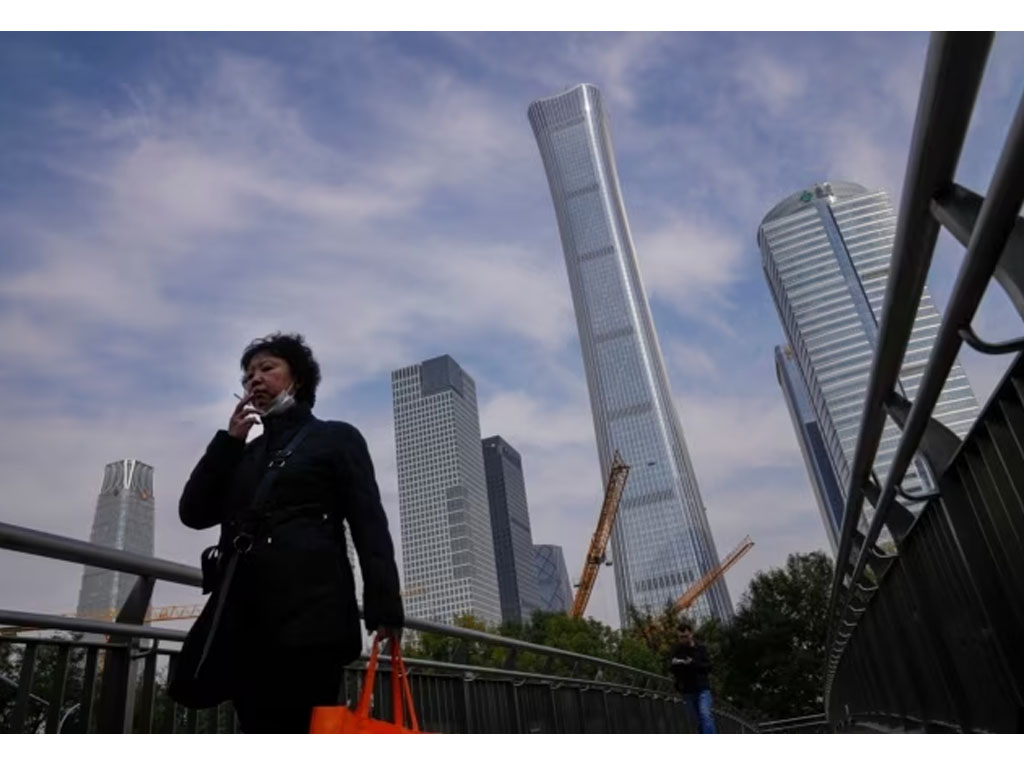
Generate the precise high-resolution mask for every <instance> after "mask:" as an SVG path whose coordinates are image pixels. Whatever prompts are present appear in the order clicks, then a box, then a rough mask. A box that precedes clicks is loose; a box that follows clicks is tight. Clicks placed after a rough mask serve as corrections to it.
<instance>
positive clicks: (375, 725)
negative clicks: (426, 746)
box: [309, 634, 422, 733]
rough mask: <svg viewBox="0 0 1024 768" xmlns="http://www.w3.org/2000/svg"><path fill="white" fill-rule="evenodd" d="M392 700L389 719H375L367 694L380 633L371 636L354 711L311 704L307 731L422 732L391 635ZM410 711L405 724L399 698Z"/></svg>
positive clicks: (378, 646)
mask: <svg viewBox="0 0 1024 768" xmlns="http://www.w3.org/2000/svg"><path fill="white" fill-rule="evenodd" d="M389 639H390V640H391V643H390V646H391V701H392V702H393V704H394V708H393V712H392V715H393V717H392V721H391V722H389V721H387V720H374V719H373V718H372V717H370V697H371V695H372V694H373V681H374V678H375V677H376V675H377V657H378V655H379V652H380V634H377V635H375V636H374V638H373V650H371V651H370V663H369V664H367V665H366V676H365V677H364V678H363V687H362V689H361V691H360V693H359V703H358V704H357V705H356V708H355V711H352V710H351V709H349V708H348V707H314V708H313V719H312V721H311V722H310V724H309V732H310V733H422V731H421V730H420V724H419V721H418V720H417V719H416V710H415V709H414V708H413V705H412V690H411V689H410V688H409V676H408V675H407V674H406V672H405V663H404V662H403V661H402V649H401V648H399V643H398V638H397V637H391V638H389ZM403 698H404V700H405V709H406V711H407V713H408V715H409V727H408V728H406V727H405V726H404V725H403V723H404V718H403V717H402V700H403Z"/></svg>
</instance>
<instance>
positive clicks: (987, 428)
mask: <svg viewBox="0 0 1024 768" xmlns="http://www.w3.org/2000/svg"><path fill="white" fill-rule="evenodd" d="M992 38H993V35H992V34H991V33H936V34H934V35H933V36H932V40H931V43H930V46H929V51H928V58H927V63H926V67H925V73H924V79H923V83H922V87H921V96H920V100H919V104H918V112H917V118H916V122H915V126H914V132H913V139H912V143H911V148H910V156H909V160H908V164H907V172H906V178H905V182H904V189H903V194H902V198H901V205H900V213H899V219H898V223H897V227H896V237H895V243H894V246H893V255H892V265H891V270H890V275H889V280H888V285H887V287H886V294H885V302H884V307H883V311H882V319H881V323H880V328H879V336H878V338H879V344H878V348H877V350H876V354H875V358H874V362H873V365H872V370H871V376H870V379H869V384H868V390H867V396H866V400H865V404H864V412H863V416H862V419H861V427H860V433H859V439H858V443H857V448H856V451H855V454H854V460H853V465H852V471H851V480H850V487H849V489H848V493H847V505H846V510H845V517H844V520H843V531H842V537H841V541H840V545H839V551H838V556H837V559H836V572H835V580H834V583H833V588H832V595H831V600H830V605H829V626H830V631H829V640H828V645H829V660H828V668H827V674H826V702H827V705H828V708H829V716H830V719H832V720H834V721H846V722H847V723H849V722H852V721H853V720H855V719H857V718H858V717H860V718H863V719H872V720H875V721H878V722H883V721H884V722H887V723H889V724H891V723H893V722H902V723H905V724H907V725H908V726H911V727H921V728H925V729H928V728H936V729H949V730H1016V729H1017V728H1020V727H1021V726H1024V716H1022V711H1024V710H1022V697H1021V692H1022V690H1024V674H1022V673H1024V668H1022V667H1024V662H1022V661H1021V655H1020V652H1019V648H1020V643H1021V640H1022V639H1024V616H1022V615H1021V610H1020V609H1019V606H1021V605H1022V604H1024V579H1022V574H1021V567H1020V565H1019V563H1021V562H1022V561H1024V548H1022V537H1021V534H1022V532H1024V506H1022V500H1024V487H1022V486H1021V481H1022V479H1024V452H1022V451H1024V442H1021V441H1022V440H1024V422H1022V421H1021V420H1020V416H1021V414H1020V412H1019V410H1018V409H1019V407H1020V405H1021V397H1022V396H1024V387H1022V384H1021V382H1022V378H1021V377H1022V375H1024V365H1022V361H1021V358H1020V357H1019V356H1018V358H1017V359H1016V361H1015V362H1014V364H1013V365H1012V366H1011V368H1010V370H1009V371H1008V372H1007V374H1006V376H1005V378H1004V380H1003V382H1002V384H1001V385H1000V387H999V388H998V389H997V391H996V393H995V394H994V395H993V397H992V398H991V400H990V401H989V403H988V404H987V405H986V407H985V409H984V410H983V412H982V414H981V416H979V418H978V420H977V422H976V423H975V425H974V426H973V427H972V429H971V432H970V434H969V435H968V436H967V438H966V439H965V440H964V441H961V440H960V439H959V438H957V436H956V435H954V434H953V433H952V432H951V431H950V430H948V429H946V428H945V427H944V426H943V425H942V424H941V423H939V422H938V421H937V420H936V419H934V418H933V416H932V414H933V411H934V409H935V406H936V403H937V402H938V399H939V397H940V395H941V393H942V388H943V386H944V384H945V381H946V379H947V377H948V376H949V372H950V370H951V368H952V366H953V363H954V361H955V359H956V356H957V354H958V353H959V351H960V348H961V345H962V344H963V343H965V342H966V343H967V344H969V345H970V346H972V347H973V348H974V349H976V350H978V351H980V352H983V353H986V354H1002V353H1010V352H1021V351H1022V350H1024V340H1022V339H1014V340H1012V341H1009V342H1004V343H998V344H993V343H989V342H985V341H982V340H981V339H979V338H978V337H977V335H976V334H975V333H974V331H973V330H972V328H971V322H972V319H973V316H974V314H975V312H976V310H977V308H978V306H979V304H980V302H981V299H982V296H983V294H984V293H985V290H986V289H987V287H988V285H989V283H990V281H991V280H992V279H993V278H995V280H996V281H997V282H998V283H999V284H1000V285H1001V286H1002V287H1003V288H1004V289H1005V291H1006V293H1007V294H1008V296H1009V297H1010V300H1011V302H1012V303H1013V304H1014V306H1015V307H1016V309H1017V310H1018V312H1020V313H1021V315H1022V316H1024V222H1022V220H1021V219H1020V218H1019V217H1018V212H1019V211H1020V209H1021V204H1022V202H1024V102H1022V103H1021V105H1020V106H1019V107H1018V109H1017V112H1016V115H1015V117H1014V119H1013V122H1012V125H1011V126H1010V128H1009V131H1008V134H1007V138H1006V142H1005V145H1004V147H1003V150H1002V153H1001V156H1000V158H999V161H998V163H997V165H996V168H995V171H994V173H993V176H992V181H991V183H990V185H989V189H988V193H987V195H986V196H985V197H982V196H980V195H978V194H976V193H974V192H972V191H971V190H968V189H966V188H965V187H962V186H960V185H958V184H956V183H955V182H954V181H953V175H954V172H955V170H956V166H957V162H958V159H959V156H960V152H961V149H962V147H963V144H964V140H965V136H966V132H967V128H968V124H969V123H970V118H971V113H972V110H973V106H974V102H975V98H976V96H977V93H978V89H979V87H980V84H981V78H982V74H983V72H984V69H985V63H986V59H987V57H988V52H989V49H990V47H991V44H992ZM940 227H945V228H946V229H947V230H948V231H949V232H950V233H951V234H952V235H953V236H954V237H955V238H956V239H957V240H958V241H959V242H960V243H962V244H963V245H964V246H966V254H965V256H964V261H963V265H962V267H961V269H960V272H959V274H958V276H957V279H956V283H955V285H954V288H953V291H952V295H951V297H950V300H949V305H948V307H947V309H946V311H945V313H944V315H943V317H942V321H941V324H940V327H939V331H938V335H937V337H936V340H935V344H934V347H933V348H932V351H931V355H930V357H929V360H928V364H927V367H926V368H925V370H924V373H923V375H922V378H921V381H920V384H919V387H918V390H917V394H916V397H915V400H914V402H913V403H910V402H908V401H906V400H905V399H904V398H903V397H902V396H900V395H899V393H898V389H897V384H898V376H899V372H900V368H901V365H902V362H903V357H904V354H905V352H906V349H907V345H908V342H909V340H910V334H911V331H912V328H913V323H914V319H915V316H916V313H917V309H918V305H919V302H920V298H921V294H922V291H923V288H924V281H925V277H926V275H927V273H928V270H929V267H930V264H931V260H932V253H933V251H934V248H935V243H936V239H937V237H938V233H939V230H940ZM887 415H888V416H890V417H891V418H892V419H893V420H894V421H895V422H896V423H897V424H898V425H899V426H900V428H901V430H902V436H901V439H900V442H899V445H898V447H897V450H896V453H895V456H894V458H893V461H892V464H891V466H890V469H889V472H888V476H887V477H886V478H885V479H884V484H882V485H881V486H879V484H878V483H877V482H876V481H875V479H874V478H873V476H872V471H871V469H872V466H873V463H874V459H875V455H876V454H877V452H878V448H879V444H880V440H881V437H882V431H883V428H884V426H885V419H886V416H887ZM915 456H916V457H919V458H921V459H923V460H924V461H925V463H926V464H927V466H928V468H929V470H930V473H931V475H932V476H933V477H934V478H935V484H934V485H935V490H933V491H932V492H930V493H928V494H926V495H924V496H920V495H911V494H908V493H905V492H904V491H903V489H902V488H901V483H902V481H903V478H904V475H905V473H906V471H907V468H908V467H909V466H910V463H911V461H913V460H914V459H915ZM900 498H902V499H903V500H905V501H908V502H910V503H917V502H925V503H924V506H923V509H922V510H921V511H920V512H919V513H918V514H917V515H915V514H914V513H912V512H911V511H910V510H909V509H908V508H907V506H904V504H902V503H901V501H900ZM866 503H869V504H870V506H871V507H872V508H873V514H872V515H871V519H870V524H869V525H868V526H867V530H866V531H864V530H862V529H861V527H860V523H861V520H862V508H863V507H864V506H865V504H866ZM883 526H885V527H886V528H887V529H888V531H889V533H890V535H891V537H892V540H893V542H894V543H895V548H896V552H895V553H891V552H883V551H882V550H881V549H879V547H878V546H877V542H878V536H879V534H880V532H881V531H882V528H883ZM965 653H970V654H972V655H973V656H972V658H970V659H967V658H965V657H964V654H965Z"/></svg>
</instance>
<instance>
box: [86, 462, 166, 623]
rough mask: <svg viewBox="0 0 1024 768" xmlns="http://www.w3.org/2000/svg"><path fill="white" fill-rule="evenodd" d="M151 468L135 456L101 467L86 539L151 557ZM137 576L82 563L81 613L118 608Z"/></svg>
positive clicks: (102, 612) (99, 614) (105, 613)
mask: <svg viewBox="0 0 1024 768" xmlns="http://www.w3.org/2000/svg"><path fill="white" fill-rule="evenodd" d="M154 504H155V503H154V501H153V468H152V467H151V466H149V465H148V464H144V463H142V462H141V461H138V460H136V459H124V460H122V461H114V462H111V463H110V464H107V466H106V467H105V468H104V470H103V483H102V485H101V486H100V494H99V498H98V499H97V501H96V514H95V515H94V516H93V521H92V533H91V534H90V535H89V541H90V542H91V543H93V544H98V545H99V546H101V547H111V548H114V549H120V550H123V551H125V552H131V553H133V554H136V555H145V556H147V557H152V556H153V535H154V534H153V526H154V511H155V506H154ZM138 578H139V577H138V576H135V575H133V574H130V573H120V572H118V571H108V570H105V569H103V568H95V567H93V566H91V565H87V566H85V571H84V573H83V574H82V584H81V587H80V589H79V593H78V614H79V615H80V616H97V617H102V616H111V615H112V614H115V613H116V612H117V611H119V610H120V609H121V606H123V605H124V603H125V600H127V599H128V595H129V594H130V593H131V591H132V587H134V586H135V582H136V581H137V580H138Z"/></svg>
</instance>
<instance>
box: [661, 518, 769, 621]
mask: <svg viewBox="0 0 1024 768" xmlns="http://www.w3.org/2000/svg"><path fill="white" fill-rule="evenodd" d="M753 546H754V542H753V541H752V540H751V538H750V537H749V536H745V537H744V538H743V541H741V542H740V543H739V544H738V545H737V546H736V548H735V549H734V550H733V551H732V552H730V553H729V554H728V555H726V556H725V559H724V560H723V561H722V562H721V563H719V564H718V565H716V566H715V567H714V568H712V569H711V570H710V571H708V572H707V573H705V574H704V575H703V576H701V577H700V578H699V579H697V581H695V582H694V583H693V586H691V587H690V588H689V589H688V590H686V592H684V593H683V594H682V596H680V598H679V599H678V600H676V602H675V605H674V606H673V607H674V608H675V609H676V610H678V611H685V610H686V609H687V608H689V607H690V606H691V605H693V604H694V603H695V602H697V598H698V597H700V596H701V595H703V594H704V592H705V591H706V590H707V588H708V587H710V586H711V585H712V584H714V583H715V581H717V580H718V579H719V578H721V577H722V575H723V574H724V573H725V572H726V571H728V570H729V569H730V568H732V567H733V565H735V564H736V561H737V560H739V559H740V558H741V557H743V556H744V555H745V554H747V552H749V551H750V548H751V547H753Z"/></svg>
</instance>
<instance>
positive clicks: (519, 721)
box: [512, 680, 523, 733]
mask: <svg viewBox="0 0 1024 768" xmlns="http://www.w3.org/2000/svg"><path fill="white" fill-rule="evenodd" d="M520 685H521V684H520V683H518V682H517V681H515V680H513V681H512V712H513V713H514V714H515V718H516V733H522V732H523V713H522V712H521V711H520V710H519V686H520Z"/></svg>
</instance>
